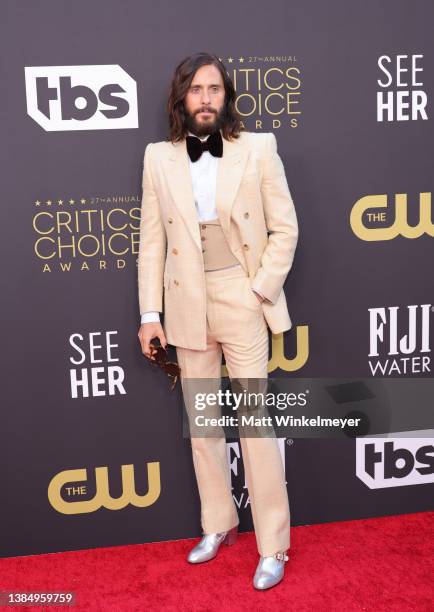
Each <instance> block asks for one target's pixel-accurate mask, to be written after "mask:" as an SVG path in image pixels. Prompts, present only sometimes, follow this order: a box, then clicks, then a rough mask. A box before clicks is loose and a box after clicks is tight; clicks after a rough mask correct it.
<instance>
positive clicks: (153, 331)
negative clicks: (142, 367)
mask: <svg viewBox="0 0 434 612" xmlns="http://www.w3.org/2000/svg"><path fill="white" fill-rule="evenodd" d="M137 335H138V336H139V340H140V344H141V347H142V353H143V354H144V355H146V357H150V358H151V359H152V357H151V347H150V346H149V344H150V342H151V340H152V339H153V338H158V339H159V340H160V344H161V346H163V347H164V348H166V347H167V340H166V336H165V335H164V331H163V327H162V325H161V323H142V324H141V325H140V329H139V333H138V334H137Z"/></svg>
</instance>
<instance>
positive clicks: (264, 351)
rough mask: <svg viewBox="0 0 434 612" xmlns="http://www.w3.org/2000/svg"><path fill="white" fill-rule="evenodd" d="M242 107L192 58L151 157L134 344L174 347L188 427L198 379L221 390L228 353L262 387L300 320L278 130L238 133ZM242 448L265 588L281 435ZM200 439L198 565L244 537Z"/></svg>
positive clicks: (224, 475) (273, 569)
mask: <svg viewBox="0 0 434 612" xmlns="http://www.w3.org/2000/svg"><path fill="white" fill-rule="evenodd" d="M235 99H236V94H235V91H234V88H233V84H232V81H231V80H230V78H229V77H228V75H227V72H226V70H225V68H224V66H223V64H222V63H221V61H220V60H219V59H218V58H217V57H216V56H215V55H213V54H209V53H197V54H195V55H193V56H190V57H187V58H185V59H184V60H183V61H182V62H181V63H180V64H179V65H178V66H177V68H176V70H175V74H174V77H173V80H172V85H171V90H170V95H169V101H168V115H169V124H170V138H169V139H168V140H167V141H161V142H157V143H149V144H148V145H147V146H146V149H145V154H144V166H143V181H142V186H143V197H142V207H141V222H140V246H139V256H138V293H139V306H140V313H141V326H140V330H139V333H138V336H139V339H140V343H141V347H142V351H143V353H144V354H146V355H147V356H149V357H151V349H150V342H151V340H152V339H153V338H158V339H159V340H160V342H161V344H162V345H163V346H166V345H167V344H172V345H174V346H175V347H176V353H177V358H178V363H179V365H180V367H181V383H182V388H183V394H184V401H185V404H186V407H187V412H188V415H189V418H190V419H191V418H192V417H193V408H192V401H191V396H190V393H189V385H188V382H189V380H195V379H202V378H203V379H208V380H213V381H217V382H219V381H220V375H221V366H222V355H224V358H225V363H226V368H227V371H228V374H229V377H230V378H231V380H233V379H243V380H244V379H250V380H252V379H258V380H264V379H266V378H267V375H268V372H267V366H268V352H269V339H268V329H270V331H271V332H272V333H274V334H277V333H281V332H284V331H286V330H289V329H290V328H291V326H292V323H291V319H290V316H289V313H288V309H287V304H286V298H285V293H284V290H283V284H284V282H285V279H286V277H287V275H288V272H289V270H290V268H291V265H292V262H293V258H294V253H295V249H296V245H297V240H298V224H297V217H296V213H295V209H294V205H293V201H292V198H291V194H290V191H289V188H288V184H287V181H286V177H285V170H284V167H283V164H282V161H281V159H280V157H279V155H278V153H277V143H276V137H275V135H274V134H273V133H271V132H270V133H259V132H258V133H254V132H246V131H242V128H241V123H240V118H239V115H238V113H237V112H236V110H235ZM163 297H164V309H163ZM163 312H164V321H163V325H161V323H160V315H159V313H163ZM191 422H192V421H191ZM240 444H241V449H242V455H243V463H244V468H245V474H246V481H247V484H248V489H249V499H250V505H251V510H252V517H253V523H254V527H255V536H256V542H257V546H258V551H259V554H260V559H259V563H258V566H257V569H256V572H255V575H254V579H253V584H254V586H255V588H257V589H266V588H269V587H271V586H274V585H275V584H277V583H278V582H280V581H281V579H282V578H283V575H284V563H285V561H287V560H288V556H287V555H286V551H287V550H288V549H289V546H290V513H289V504H288V496H287V491H286V484H285V477H284V468H283V465H282V460H281V457H280V453H279V450H278V445H277V440H276V438H275V437H262V438H261V437H259V438H258V437H252V438H248V437H241V435H240ZM191 445H192V451H193V463H194V469H195V474H196V479H197V484H198V489H199V494H200V500H201V522H202V528H203V537H202V539H201V540H200V542H199V543H198V544H197V545H196V546H195V547H194V548H193V550H192V551H191V552H190V554H189V556H188V561H190V562H191V563H200V562H203V561H207V560H209V559H212V558H214V557H215V556H216V554H217V552H218V549H219V546H220V544H221V543H222V542H225V543H226V544H231V543H234V542H235V539H236V533H237V525H238V522H239V519H238V515H237V511H236V507H235V504H234V501H233V497H232V493H231V483H230V473H229V467H228V463H227V457H226V443H225V437H224V432H223V431H221V433H220V435H218V436H214V437H201V436H198V437H193V436H192V437H191Z"/></svg>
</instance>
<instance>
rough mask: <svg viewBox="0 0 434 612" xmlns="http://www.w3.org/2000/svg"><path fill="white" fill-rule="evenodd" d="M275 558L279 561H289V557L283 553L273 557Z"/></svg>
mask: <svg viewBox="0 0 434 612" xmlns="http://www.w3.org/2000/svg"><path fill="white" fill-rule="evenodd" d="M273 557H274V558H275V559H277V560H278V561H289V557H288V555H287V554H286V553H284V552H283V553H281V552H278V553H276V554H275V555H273Z"/></svg>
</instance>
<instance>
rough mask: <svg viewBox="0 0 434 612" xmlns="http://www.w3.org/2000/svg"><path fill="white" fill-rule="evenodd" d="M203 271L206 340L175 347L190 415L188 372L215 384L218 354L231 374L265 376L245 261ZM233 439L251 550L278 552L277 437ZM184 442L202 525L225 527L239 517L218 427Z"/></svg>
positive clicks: (283, 505) (280, 478)
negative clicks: (246, 505) (247, 502)
mask: <svg viewBox="0 0 434 612" xmlns="http://www.w3.org/2000/svg"><path fill="white" fill-rule="evenodd" d="M205 278H206V292H207V348H206V350H204V351H202V350H192V349H186V348H183V347H176V352H177V358H178V363H179V365H180V367H181V385H182V389H183V397H184V403H185V406H186V410H187V415H188V418H189V421H190V422H191V417H192V416H193V415H195V414H197V411H195V409H194V407H193V401H192V397H191V396H192V394H191V392H190V390H189V379H199V378H206V379H209V380H211V381H212V382H211V384H212V385H214V384H215V385H220V377H221V367H222V354H224V357H225V362H226V368H227V371H228V374H229V378H230V379H231V380H232V379H233V378H237V379H239V380H241V381H242V380H243V379H244V378H250V379H264V380H265V381H266V379H267V376H268V371H267V366H268V345H269V342H268V330H267V324H266V321H265V318H264V316H263V312H262V306H261V304H260V302H259V300H258V298H257V297H256V295H255V294H254V293H253V291H252V289H251V286H250V282H251V281H250V278H249V276H248V275H247V273H246V272H245V270H244V268H243V267H242V266H241V265H238V266H234V267H230V268H226V269H222V270H212V271H207V272H205ZM206 384H207V385H208V386H209V384H210V383H209V382H207V383H206ZM196 389H197V387H196ZM207 391H208V388H207ZM207 415H209V412H207ZM220 429H221V428H220ZM239 441H240V444H241V452H242V456H243V464H244V471H245V477H246V484H247V488H248V492H249V499H250V507H251V511H252V518H253V525H254V529H255V537H256V544H257V548H258V552H259V554H260V555H262V556H264V557H265V556H269V555H273V554H275V553H276V552H283V551H285V550H287V549H288V548H289V547H290V510H289V502H288V494H287V490H286V483H285V473H284V467H283V463H282V459H281V455H280V452H279V447H278V442H277V439H276V438H275V437H270V436H269V437H244V436H241V435H240V439H239ZM191 447H192V456H193V465H194V470H195V474H196V480H197V485H198V490H199V496H200V501H201V523H202V529H203V533H204V534H208V533H215V532H222V531H227V530H229V529H230V528H231V527H234V526H235V525H237V524H238V523H239V517H238V513H237V509H236V506H235V502H234V499H233V497H232V491H231V477H230V469H229V463H228V458H227V453H226V439H225V435H224V431H223V429H221V433H220V434H219V435H217V436H213V437H199V436H193V434H192V437H191Z"/></svg>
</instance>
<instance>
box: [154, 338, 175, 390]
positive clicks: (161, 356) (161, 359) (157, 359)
mask: <svg viewBox="0 0 434 612" xmlns="http://www.w3.org/2000/svg"><path fill="white" fill-rule="evenodd" d="M149 348H150V349H151V356H150V357H148V355H145V357H146V359H147V360H148V361H149V363H150V364H151V365H153V366H156V367H159V368H161V369H162V370H164V372H166V374H167V375H168V376H169V378H170V379H171V381H172V386H171V388H170V390H171V391H173V389H174V387H175V385H176V381H177V380H178V378H179V376H180V374H181V368H180V367H179V365H178V364H177V363H176V362H175V361H169V360H168V357H169V355H168V353H167V349H166V348H164V346H155V345H154V344H152V342H150V343H149Z"/></svg>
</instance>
